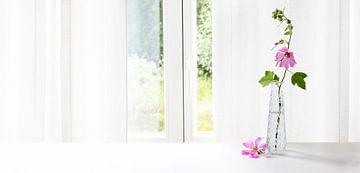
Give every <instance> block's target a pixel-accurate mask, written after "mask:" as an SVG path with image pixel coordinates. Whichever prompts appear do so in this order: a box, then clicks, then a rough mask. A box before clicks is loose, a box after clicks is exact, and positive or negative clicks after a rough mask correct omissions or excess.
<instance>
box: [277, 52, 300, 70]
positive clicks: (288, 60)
mask: <svg viewBox="0 0 360 173" xmlns="http://www.w3.org/2000/svg"><path fill="white" fill-rule="evenodd" d="M275 61H277V62H280V67H284V68H285V69H286V70H287V69H288V68H289V66H290V67H294V66H295V64H296V61H295V59H294V52H289V49H288V48H287V47H283V48H282V49H279V50H278V52H277V53H276V56H275Z"/></svg>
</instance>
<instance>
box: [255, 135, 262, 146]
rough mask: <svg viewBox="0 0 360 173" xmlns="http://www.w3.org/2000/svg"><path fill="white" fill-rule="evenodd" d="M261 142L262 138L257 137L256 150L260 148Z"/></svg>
mask: <svg viewBox="0 0 360 173" xmlns="http://www.w3.org/2000/svg"><path fill="white" fill-rule="evenodd" d="M260 142H261V137H257V138H256V139H255V147H256V148H257V147H258V146H259V144H260Z"/></svg>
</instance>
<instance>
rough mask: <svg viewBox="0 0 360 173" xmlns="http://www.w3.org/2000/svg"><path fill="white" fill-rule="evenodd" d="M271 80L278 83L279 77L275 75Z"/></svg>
mask: <svg viewBox="0 0 360 173" xmlns="http://www.w3.org/2000/svg"><path fill="white" fill-rule="evenodd" d="M273 80H274V81H277V82H279V80H280V78H279V76H277V75H276V74H275V75H274V79H273Z"/></svg>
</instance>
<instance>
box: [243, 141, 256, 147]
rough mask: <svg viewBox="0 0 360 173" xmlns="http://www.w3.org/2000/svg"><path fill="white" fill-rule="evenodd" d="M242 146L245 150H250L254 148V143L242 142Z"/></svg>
mask: <svg viewBox="0 0 360 173" xmlns="http://www.w3.org/2000/svg"><path fill="white" fill-rule="evenodd" d="M243 145H244V146H245V147H246V148H250V149H252V148H254V143H253V141H251V140H250V141H248V142H244V143H243Z"/></svg>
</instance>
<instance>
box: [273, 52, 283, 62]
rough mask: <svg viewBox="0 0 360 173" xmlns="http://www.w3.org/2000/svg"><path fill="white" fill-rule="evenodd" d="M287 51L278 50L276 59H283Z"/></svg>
mask: <svg viewBox="0 0 360 173" xmlns="http://www.w3.org/2000/svg"><path fill="white" fill-rule="evenodd" d="M284 55H285V53H283V52H277V53H276V55H275V61H281V60H282V59H283V58H284Z"/></svg>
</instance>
